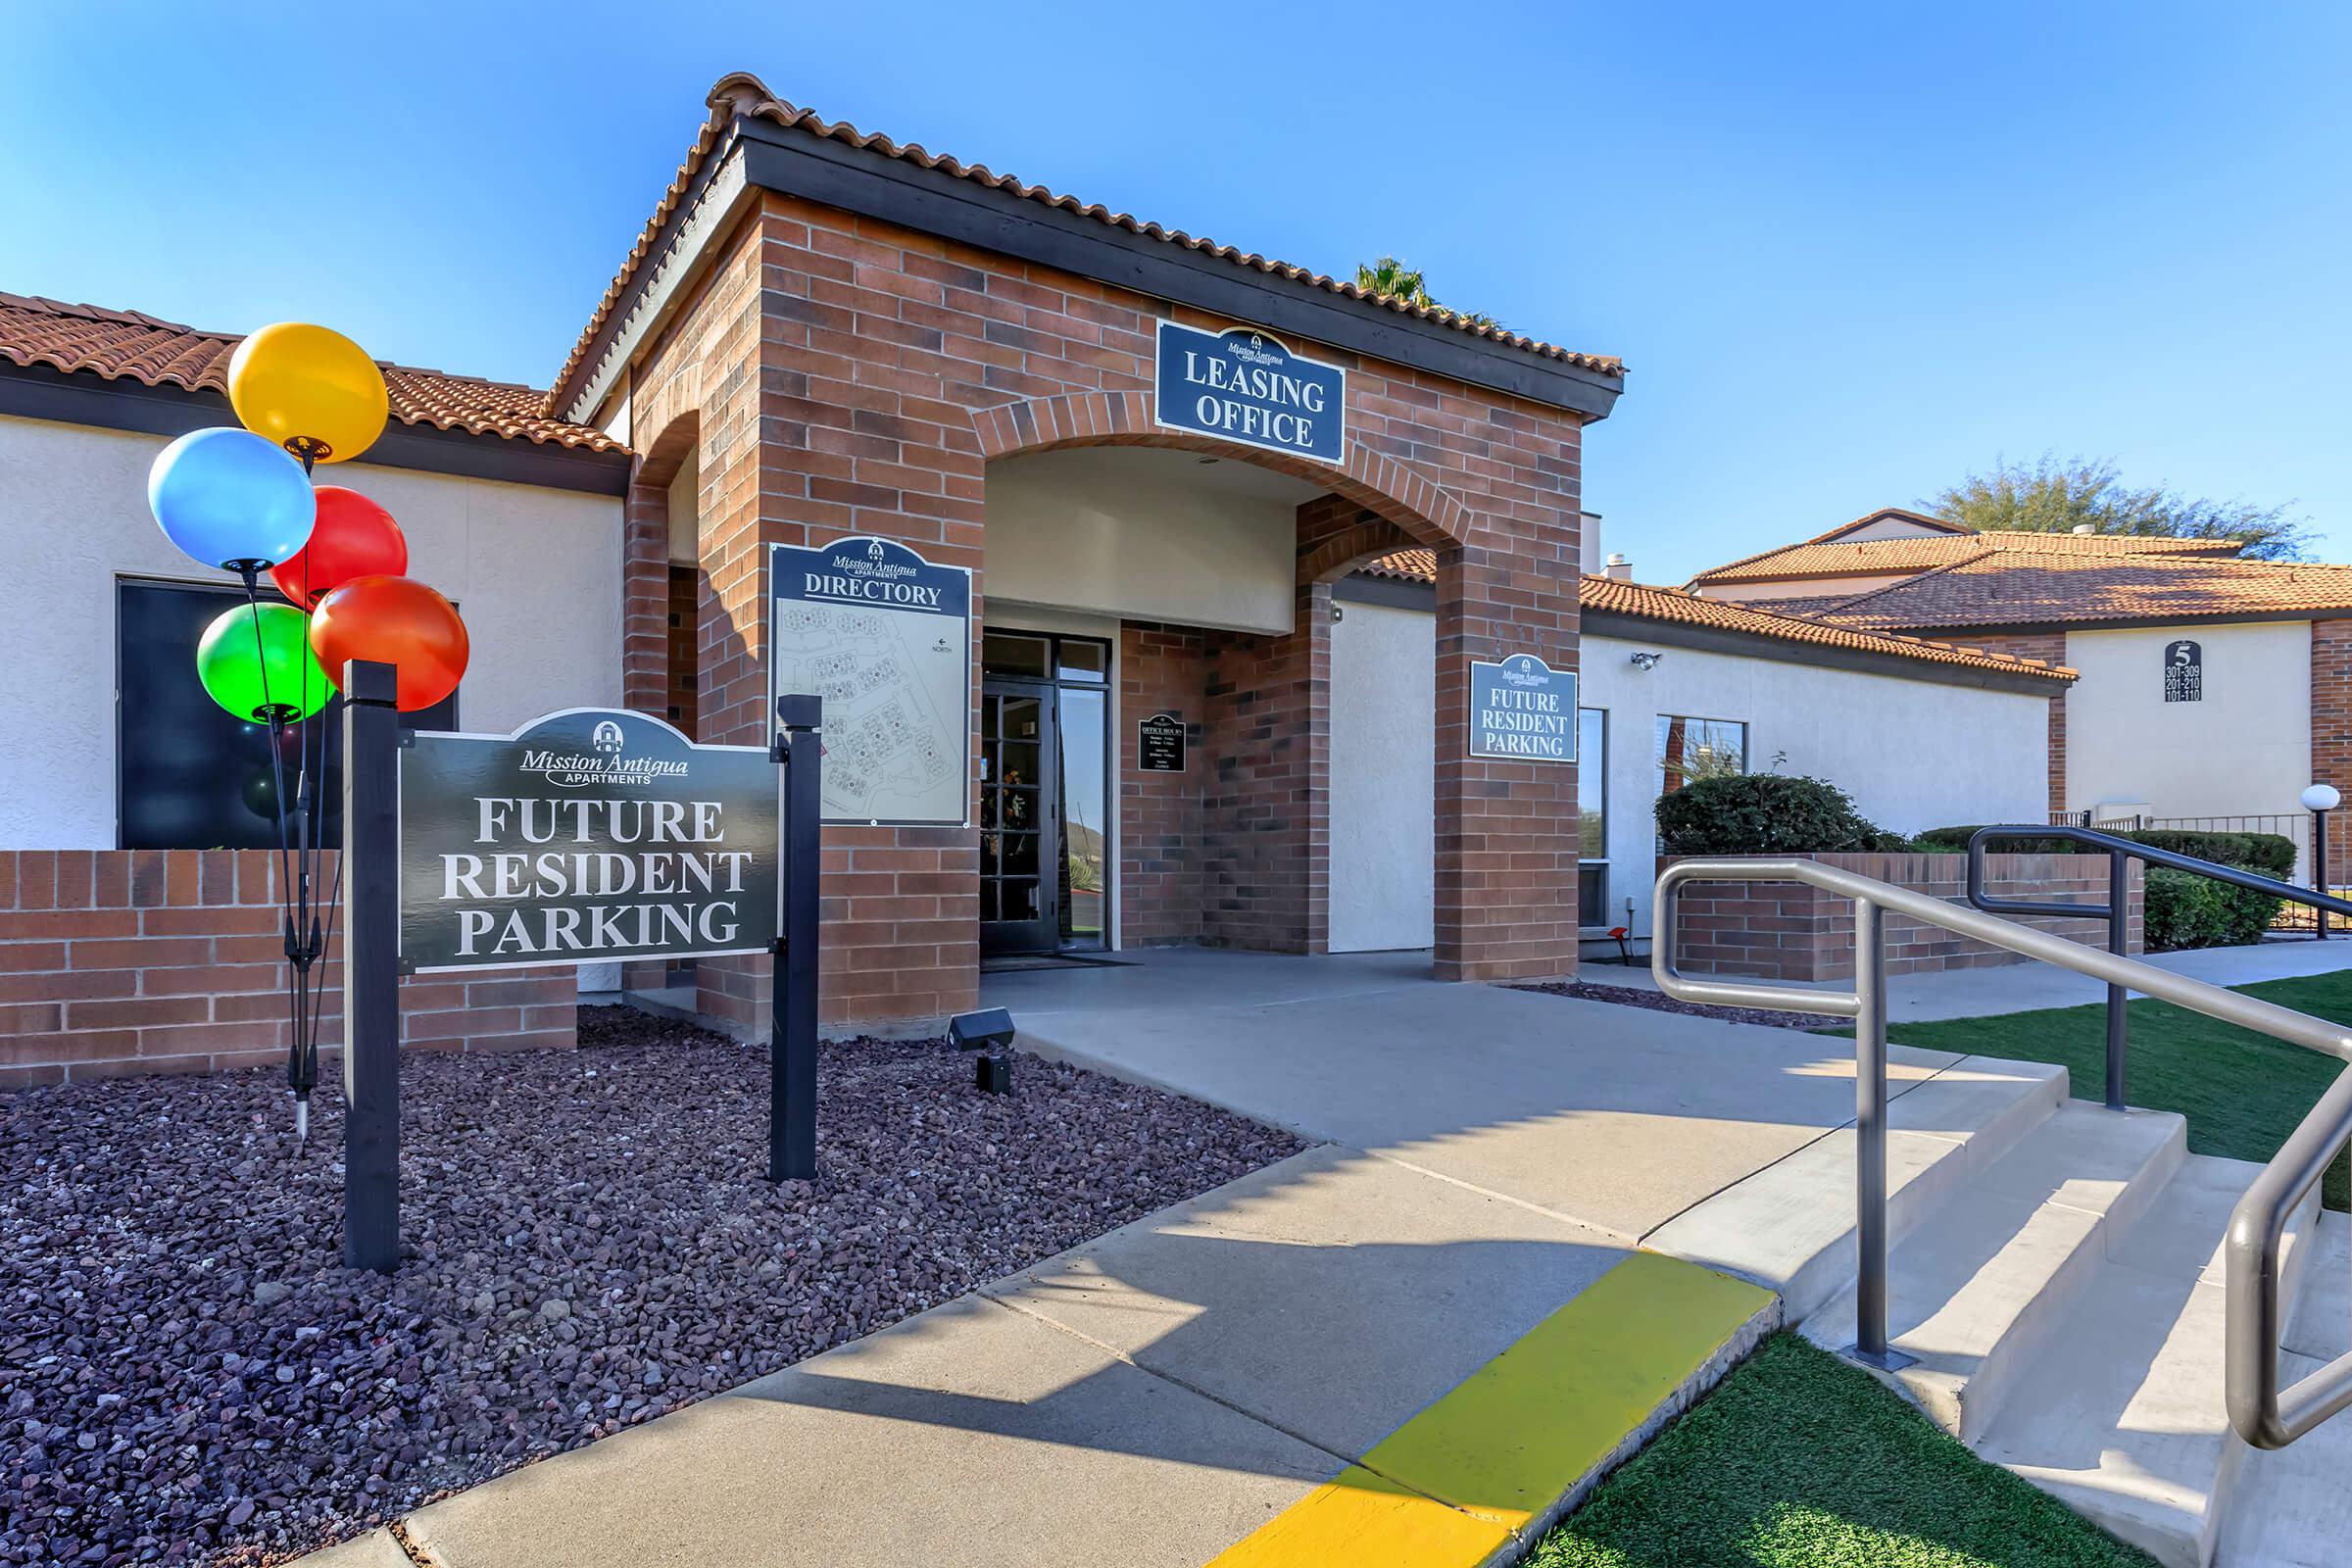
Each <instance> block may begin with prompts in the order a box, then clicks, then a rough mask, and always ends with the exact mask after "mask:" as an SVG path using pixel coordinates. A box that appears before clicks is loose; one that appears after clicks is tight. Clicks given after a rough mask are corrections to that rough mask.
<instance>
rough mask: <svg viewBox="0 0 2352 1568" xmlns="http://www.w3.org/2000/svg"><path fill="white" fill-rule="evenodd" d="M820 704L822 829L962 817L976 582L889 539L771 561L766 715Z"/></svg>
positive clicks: (797, 551)
mask: <svg viewBox="0 0 2352 1568" xmlns="http://www.w3.org/2000/svg"><path fill="white" fill-rule="evenodd" d="M787 692H802V693H806V692H813V693H815V694H816V695H817V696H818V697H821V698H823V699H824V704H825V709H824V711H825V731H824V733H825V740H824V746H825V771H824V780H825V791H824V815H825V820H826V821H827V822H841V823H856V824H861V825H862V824H870V825H874V826H880V827H941V826H947V827H961V826H964V825H965V824H966V823H967V822H968V821H969V819H970V802H971V782H972V748H971V735H972V724H971V712H972V574H971V572H970V571H969V570H968V569H967V568H965V567H962V566H941V565H934V564H932V563H930V562H928V561H925V560H924V559H923V558H922V557H921V556H919V555H917V554H915V552H913V551H912V550H909V549H907V547H906V546H905V545H903V544H899V543H897V542H896V541H894V540H889V539H867V538H849V539H837V540H835V541H834V542H833V543H831V544H829V545H822V546H818V547H816V548H814V549H805V548H802V547H800V546H797V545H770V546H769V547H768V552H767V696H768V710H769V711H771V712H772V711H775V702H776V699H777V698H778V697H779V696H781V695H783V694H785V693H787Z"/></svg>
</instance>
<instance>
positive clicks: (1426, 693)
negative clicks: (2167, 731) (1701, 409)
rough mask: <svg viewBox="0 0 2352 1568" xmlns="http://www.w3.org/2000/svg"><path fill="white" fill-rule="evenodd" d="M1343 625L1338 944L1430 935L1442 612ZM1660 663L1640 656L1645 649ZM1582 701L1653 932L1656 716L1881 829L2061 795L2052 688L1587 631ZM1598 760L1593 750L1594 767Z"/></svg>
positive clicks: (1619, 869) (1619, 891) (1335, 795)
mask: <svg viewBox="0 0 2352 1568" xmlns="http://www.w3.org/2000/svg"><path fill="white" fill-rule="evenodd" d="M1343 609H1344V611H1345V615H1344V618H1343V619H1342V620H1341V621H1340V623H1339V624H1338V625H1337V626H1334V627H1333V628H1332V678H1331V945H1332V947H1333V948H1334V950H1335V951H1345V950H1349V949H1357V948H1385V947H1403V946H1413V947H1418V946H1422V945H1425V944H1426V943H1427V942H1429V941H1430V940H1431V934H1430V933H1431V926H1430V907H1431V895H1432V891H1433V879H1432V874H1431V862H1432V843H1433V840H1432V837H1431V834H1432V817H1433V815H1434V805H1435V797H1436V790H1435V769H1436V759H1435V756H1434V751H1433V750H1431V748H1432V746H1433V744H1434V743H1433V741H1432V739H1431V738H1430V737H1431V736H1432V731H1433V729H1434V720H1435V711H1436V697H1435V690H1434V672H1435V661H1434V656H1433V650H1434V646H1435V644H1434V636H1435V629H1436V625H1435V617H1434V616H1432V615H1430V614H1427V613H1422V612H1418V611H1410V610H1394V609H1388V608H1385V607H1381V606H1374V605H1365V604H1358V603H1352V602H1344V603H1343ZM1638 651H1639V652H1648V653H1655V654H1657V655H1658V656H1659V659H1658V663H1657V666H1656V667H1655V668H1654V669H1651V670H1648V671H1646V672H1645V671H1642V670H1641V669H1638V668H1636V667H1635V665H1634V663H1633V662H1632V659H1633V655H1634V654H1635V653H1636V652H1638ZM1579 662H1580V664H1581V666H1582V680H1581V683H1580V684H1581V691H1580V694H1579V696H1580V701H1581V703H1582V705H1583V706H1584V707H1587V708H1599V709H1602V710H1605V711H1607V713H1608V725H1607V758H1606V764H1605V769H1604V773H1605V779H1606V784H1607V790H1608V798H1607V806H1606V810H1607V840H1608V858H1609V863H1610V872H1609V890H1608V893H1607V896H1606V902H1605V907H1606V908H1607V910H1608V917H1609V920H1610V921H1611V922H1612V923H1614V922H1616V921H1619V920H1622V919H1624V918H1625V909H1626V901H1627V899H1628V898H1631V899H1632V901H1633V906H1634V917H1633V922H1632V923H1633V926H1634V929H1635V930H1636V931H1643V930H1646V929H1647V926H1648V922H1649V905H1650V896H1649V895H1650V886H1651V883H1652V881H1653V880H1654V877H1653V875H1652V873H1653V869H1654V866H1655V863H1656V853H1655V845H1656V839H1655V828H1654V818H1653V817H1652V816H1651V812H1650V809H1651V807H1652V805H1653V804H1654V803H1655V800H1656V787H1657V785H1656V777H1657V758H1656V724H1657V716H1658V715H1659V714H1661V713H1667V714H1681V715H1683V716H1685V717H1690V718H1718V719H1733V720H1739V721H1742V722H1744V723H1746V725H1747V726H1748V732H1747V733H1748V765H1749V767H1750V768H1752V769H1758V770H1761V769H1765V768H1769V767H1771V766H1773V765H1774V756H1775V754H1776V753H1782V752H1785V753H1787V754H1788V755H1787V759H1786V760H1784V761H1782V762H1781V763H1780V764H1779V765H1780V770H1781V771H1783V772H1787V773H1792V774H1810V775H1813V776H1815V777H1819V778H1826V779H1828V780H1830V781H1831V782H1832V783H1834V784H1836V785H1838V787H1839V788H1840V789H1843V790H1844V791H1846V793H1847V794H1849V795H1851V796H1853V797H1854V802H1855V805H1856V806H1857V807H1858V808H1860V809H1861V811H1862V813H1863V814H1864V815H1866V816H1868V817H1870V818H1871V819H1872V820H1873V821H1875V822H1877V823H1879V824H1880V825H1881V826H1882V827H1886V828H1889V829H1892V830H1894V831H1896V832H1904V833H1908V832H1917V831H1918V830H1920V829H1922V828H1929V827H1940V826H1946V825H1950V824H1953V823H1961V822H1989V821H1995V820H2003V819H2006V820H2013V821H2025V822H2038V821H2041V820H2042V819H2043V814H2044V811H2045V809H2046V805H2047V798H2048V772H2047V769H2048V759H2049V702H2048V699H2047V698H2046V697H2044V696H2041V695H2038V694H2027V693H2019V692H2005V691H1985V690H1980V689H1978V688H1975V687H1966V686H1951V685H1945V684H1942V683H1940V682H1935V681H1922V680H1907V679H1902V678H1899V677H1896V676H1891V675H1881V674H1867V673H1861V672H1857V671H1849V670H1837V669H1820V668H1815V667H1812V666H1810V665H1805V664H1798V663H1792V662H1784V661H1780V660H1773V659H1763V658H1746V657H1739V656H1733V655H1726V654H1712V653H1698V652H1694V651H1692V650H1690V649H1685V648H1673V647H1668V646H1666V645H1664V644H1652V643H1644V642H1642V641H1640V640H1637V639H1623V638H1618V637H1586V638H1585V639H1584V640H1583V644H1582V649H1581V654H1580V661H1579ZM1587 763H1588V765H1590V759H1588V760H1587Z"/></svg>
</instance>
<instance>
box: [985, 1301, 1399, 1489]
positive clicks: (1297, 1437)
mask: <svg viewBox="0 0 2352 1568" xmlns="http://www.w3.org/2000/svg"><path fill="white" fill-rule="evenodd" d="M1019 1278H1021V1276H1019V1275H1013V1276H1011V1277H1010V1279H1013V1280H1017V1279H1019ZM1009 1282H1010V1281H1009V1280H992V1281H990V1282H989V1283H988V1284H986V1285H983V1286H980V1287H979V1288H978V1289H976V1290H974V1291H973V1293H972V1294H973V1295H974V1296H975V1297H977V1298H978V1299H981V1300H983V1301H986V1302H988V1303H989V1304H990V1305H992V1306H1000V1307H1003V1308H1004V1309H1005V1311H1007V1312H1011V1313H1013V1314H1015V1315H1016V1316H1020V1317H1025V1318H1027V1319H1029V1320H1030V1321H1031V1322H1033V1323H1040V1324H1043V1325H1044V1326H1045V1327H1047V1328H1049V1329H1052V1330H1053V1331H1054V1333H1056V1334H1066V1335H1068V1336H1069V1337H1070V1338H1071V1339H1073V1340H1076V1341H1077V1342H1078V1343H1079V1344H1080V1345H1083V1346H1085V1347H1086V1348H1089V1349H1091V1350H1097V1351H1100V1352H1101V1353H1102V1354H1103V1355H1107V1356H1109V1357H1110V1358H1111V1359H1112V1360H1114V1361H1116V1362H1118V1363H1119V1364H1120V1365H1122V1366H1129V1367H1133V1368H1134V1369H1135V1370H1136V1371H1138V1372H1141V1373H1142V1374H1143V1375H1144V1376H1146V1377H1148V1378H1152V1379H1154V1380H1155V1381H1157V1382H1160V1383H1165V1384H1166V1385H1167V1386H1168V1387H1170V1388H1172V1389H1182V1390H1183V1391H1184V1392H1185V1393H1187V1394H1190V1395H1195V1396H1197V1397H1201V1398H1203V1399H1206V1400H1207V1401H1208V1402H1209V1403H1211V1404H1213V1405H1216V1406H1218V1407H1219V1408H1221V1409H1225V1410H1230V1411H1232V1412H1233V1413H1234V1414H1235V1415H1238V1416H1240V1417H1241V1418H1242V1419H1243V1420H1245V1421H1248V1422H1250V1423H1252V1424H1253V1425H1256V1426H1261V1427H1264V1428H1265V1429H1266V1430H1267V1431H1268V1432H1274V1433H1279V1434H1280V1435H1282V1436H1283V1437H1286V1438H1289V1439H1290V1440H1291V1441H1292V1442H1293V1443H1299V1444H1304V1445H1305V1446H1307V1447H1310V1448H1312V1449H1314V1450H1315V1451H1316V1452H1317V1453H1320V1454H1326V1455H1328V1456H1329V1457H1330V1458H1331V1459H1332V1460H1333V1461H1334V1462H1336V1463H1338V1464H1339V1465H1341V1466H1342V1467H1346V1466H1348V1465H1352V1464H1355V1463H1356V1462H1357V1461H1356V1459H1355V1457H1354V1456H1353V1455H1351V1454H1348V1453H1346V1452H1343V1451H1342V1450H1340V1449H1338V1448H1334V1447H1332V1446H1330V1445H1329V1444H1324V1443H1317V1442H1316V1441H1315V1440H1314V1439H1313V1438H1310V1437H1308V1436H1307V1435H1306V1434H1305V1433H1303V1432H1294V1431H1292V1430H1291V1429H1290V1428H1289V1427H1286V1426H1284V1425H1283V1424H1282V1423H1281V1422H1279V1421H1269V1420H1267V1419H1266V1418H1265V1417H1264V1416H1262V1415H1260V1414H1258V1413H1257V1412H1256V1411H1255V1410H1252V1409H1250V1408H1248V1407H1247V1406H1245V1405H1239V1404H1236V1403H1234V1402H1233V1401H1232V1400H1231V1399H1228V1398H1226V1397H1224V1396H1222V1395H1219V1394H1217V1393H1215V1392H1213V1391H1211V1390H1208V1389H1204V1388H1201V1386H1200V1385H1199V1384H1196V1383H1188V1382H1186V1381H1185V1380H1184V1379H1183V1378H1180V1377H1175V1376H1172V1375H1171V1374H1169V1373H1166V1372H1162V1371H1160V1370H1158V1369H1157V1368H1156V1367H1149V1366H1146V1365H1144V1364H1143V1363H1142V1362H1140V1361H1138V1360H1136V1359H1135V1357H1133V1356H1131V1355H1129V1354H1128V1353H1127V1352H1126V1351H1124V1350H1122V1349H1120V1348H1118V1347H1117V1346H1115V1345H1105V1344H1103V1342H1102V1341H1101V1340H1098V1339H1096V1338H1095V1337H1094V1336H1093V1335H1091V1334H1085V1333H1081V1332H1080V1331H1079V1330H1077V1329H1074V1328H1071V1327H1070V1326H1069V1325H1068V1324H1067V1323H1063V1322H1061V1321H1059V1320H1058V1319H1055V1318H1051V1317H1048V1316H1047V1315H1046V1314H1045V1313H1043V1312H1040V1311H1038V1310H1036V1309H1035V1308H1033V1307H1028V1306H1023V1305H1022V1304H1021V1303H1020V1302H1018V1301H1008V1300H1006V1299H1005V1298H1004V1297H1001V1296H999V1295H997V1294H996V1289H997V1287H998V1286H1000V1285H1005V1284H1007V1283H1009Z"/></svg>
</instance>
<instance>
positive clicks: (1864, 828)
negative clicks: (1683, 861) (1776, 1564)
mask: <svg viewBox="0 0 2352 1568" xmlns="http://www.w3.org/2000/svg"><path fill="white" fill-rule="evenodd" d="M1657 817H1658V837H1659V840H1660V842H1661V844H1662V846H1663V848H1664V850H1665V853H1666V854H1668V855H1831V854H1839V853H1847V854H1850V853H1853V852H1857V851H1872V850H1899V849H1901V848H1902V847H1903V841H1902V839H1901V838H1900V837H1899V836H1898V835H1896V834H1893V833H1888V832H1887V831H1886V830H1884V829H1883V828H1881V827H1879V826H1878V825H1877V824H1876V823H1874V822H1872V821H1870V820H1869V819H1868V818H1866V817H1864V816H1863V815H1862V814H1861V813H1860V812H1858V811H1856V810H1855V809H1854V803H1853V801H1852V799H1851V798H1850V797H1848V796H1847V795H1846V793H1845V791H1843V790H1841V789H1839V788H1838V786H1837V785H1835V784H1832V783H1830V782H1829V781H1827V780H1826V779H1818V778H1791V777H1789V776H1788V775H1787V774H1783V773H1735V774H1730V775H1728V776H1725V777H1720V778H1702V779H1696V780H1693V781H1692V782H1691V783H1689V784H1686V785H1684V786H1683V787H1682V788H1681V789H1679V790H1676V791H1674V792H1673V793H1672V794H1669V795H1662V796H1660V797H1659V798H1658V807H1657Z"/></svg>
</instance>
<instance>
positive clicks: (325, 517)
mask: <svg viewBox="0 0 2352 1568" xmlns="http://www.w3.org/2000/svg"><path fill="white" fill-rule="evenodd" d="M408 569H409V541H408V536H407V535H405V534H403V533H402V532H401V531H400V524H399V523H397V522H394V521H393V520H392V514H390V513H389V512H386V511H385V510H384V509H383V508H381V507H379V506H377V505H376V504H375V503H374V502H372V501H370V500H368V498H367V497H366V496H364V495H362V494H360V493H359V492H358V491H357V490H346V489H344V488H343V487H342V486H341V485H339V484H322V485H320V486H319V521H318V523H317V524H316V525H315V526H313V528H312V529H311V541H310V543H309V544H306V545H304V546H303V547H302V549H301V550H300V551H299V552H297V553H296V554H294V555H292V556H290V557H288V558H287V559H286V560H284V561H281V562H279V563H278V564H276V565H274V566H271V567H270V578H271V580H273V581H274V582H275V583H276V584H277V591H278V592H279V593H281V594H284V595H285V596H286V597H287V598H288V599H291V600H293V601H294V603H296V604H297V605H300V606H301V607H302V608H303V609H305V610H309V609H311V608H312V607H313V606H315V605H317V604H318V603H319V600H320V599H322V598H324V597H325V596H326V595H327V594H329V593H331V592H333V591H334V590H335V589H337V588H340V587H342V586H343V585H344V584H345V583H347V582H349V581H351V579H352V578H354V577H374V576H384V577H397V576H399V575H401V573H403V572H405V571H407V570H408Z"/></svg>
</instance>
